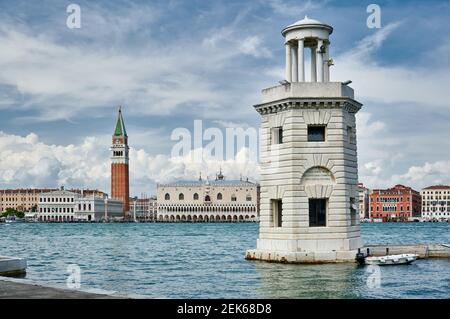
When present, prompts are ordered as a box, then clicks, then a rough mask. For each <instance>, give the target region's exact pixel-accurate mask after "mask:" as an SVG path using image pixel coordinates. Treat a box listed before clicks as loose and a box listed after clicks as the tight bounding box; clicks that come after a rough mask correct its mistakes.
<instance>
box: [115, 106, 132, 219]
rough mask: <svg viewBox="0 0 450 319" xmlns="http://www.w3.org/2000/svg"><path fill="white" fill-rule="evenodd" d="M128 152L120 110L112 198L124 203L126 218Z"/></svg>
mask: <svg viewBox="0 0 450 319" xmlns="http://www.w3.org/2000/svg"><path fill="white" fill-rule="evenodd" d="M128 152H129V147H128V135H127V131H126V130H125V123H124V121H123V117H122V108H119V112H118V114H117V120H116V127H115V129H114V133H113V136H112V146H111V198H113V199H118V200H121V201H122V202H123V211H124V214H125V216H127V215H128V213H129V210H130V204H129V203H130V180H129V179H130V178H129V154H128Z"/></svg>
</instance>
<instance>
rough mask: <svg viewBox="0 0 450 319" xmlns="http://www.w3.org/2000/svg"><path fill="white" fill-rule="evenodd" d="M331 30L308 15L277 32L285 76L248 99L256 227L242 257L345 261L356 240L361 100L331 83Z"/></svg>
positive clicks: (358, 242)
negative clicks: (254, 148)
mask: <svg viewBox="0 0 450 319" xmlns="http://www.w3.org/2000/svg"><path fill="white" fill-rule="evenodd" d="M332 32H333V28H332V27H331V26H329V25H327V24H324V23H321V22H319V21H317V20H313V19H309V18H308V17H305V18H304V19H303V20H301V21H298V22H296V23H294V24H292V25H289V26H287V27H286V28H284V29H283V31H282V35H283V36H284V40H285V41H284V44H285V48H286V79H285V80H284V81H281V82H280V83H281V85H277V86H274V87H270V88H267V89H264V90H263V91H262V103H261V104H258V105H255V106H254V107H255V109H256V111H257V112H258V113H259V114H260V115H261V122H262V123H261V126H262V145H263V146H262V147H261V211H260V234H259V239H258V241H257V248H256V249H254V250H249V251H247V254H246V258H247V259H256V260H267V261H279V262H291V263H321V262H346V261H354V259H355V255H356V252H357V249H358V248H360V247H361V239H360V225H359V214H358V205H357V203H358V188H357V184H358V168H357V153H356V124H355V114H356V113H357V112H358V111H359V109H360V108H361V106H362V104H360V103H359V102H357V101H355V100H354V93H353V89H352V88H350V87H349V86H348V83H341V82H330V66H331V65H332V60H331V59H330V54H329V52H330V49H329V47H330V40H329V37H330V35H331V33H332ZM306 50H309V51H310V54H305V51H306ZM305 56H308V57H309V56H310V57H311V61H310V66H311V68H310V70H309V71H308V70H305ZM308 73H309V74H308ZM307 79H308V80H307Z"/></svg>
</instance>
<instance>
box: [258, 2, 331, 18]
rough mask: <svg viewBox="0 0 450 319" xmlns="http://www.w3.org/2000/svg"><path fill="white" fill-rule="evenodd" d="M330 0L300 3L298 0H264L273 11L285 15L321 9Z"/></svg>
mask: <svg viewBox="0 0 450 319" xmlns="http://www.w3.org/2000/svg"><path fill="white" fill-rule="evenodd" d="M327 2H329V1H328V0H324V1H317V0H316V1H312V0H307V1H302V2H301V3H300V4H299V2H298V1H286V0H269V1H264V3H266V4H268V5H269V6H270V7H271V8H272V10H273V11H275V12H276V13H278V14H281V15H284V16H295V17H298V16H301V15H302V14H305V13H308V12H309V11H312V10H315V9H319V8H321V7H323V6H324V5H325V4H326V3H327Z"/></svg>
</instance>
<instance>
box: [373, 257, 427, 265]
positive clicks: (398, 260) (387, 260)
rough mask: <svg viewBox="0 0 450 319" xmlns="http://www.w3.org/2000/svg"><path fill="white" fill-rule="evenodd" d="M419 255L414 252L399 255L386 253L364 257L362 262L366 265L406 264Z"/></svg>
mask: <svg viewBox="0 0 450 319" xmlns="http://www.w3.org/2000/svg"><path fill="white" fill-rule="evenodd" d="M418 257H419V255H416V254H401V255H387V256H372V257H366V258H365V259H364V263H365V264H366V265H378V266H384V265H406V264H410V263H412V262H413V261H415V260H416V259H417V258H418Z"/></svg>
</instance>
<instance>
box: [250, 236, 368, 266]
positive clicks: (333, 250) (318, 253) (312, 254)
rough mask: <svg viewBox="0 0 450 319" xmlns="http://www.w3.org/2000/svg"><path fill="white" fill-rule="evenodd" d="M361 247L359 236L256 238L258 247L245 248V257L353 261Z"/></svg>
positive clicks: (302, 260)
mask: <svg viewBox="0 0 450 319" xmlns="http://www.w3.org/2000/svg"><path fill="white" fill-rule="evenodd" d="M298 247H301V248H298ZM361 247H362V244H361V240H360V238H359V237H356V238H350V239H333V240H314V239H313V240H276V239H258V248H257V249H250V250H247V252H246V256H245V258H246V259H248V260H261V261H269V262H279V263H293V264H295V263H296V264H319V263H343V262H355V257H356V253H357V252H358V248H361Z"/></svg>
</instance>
